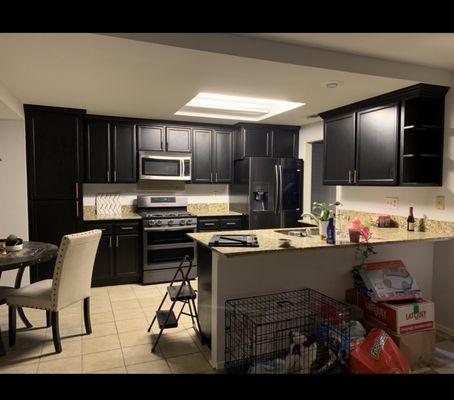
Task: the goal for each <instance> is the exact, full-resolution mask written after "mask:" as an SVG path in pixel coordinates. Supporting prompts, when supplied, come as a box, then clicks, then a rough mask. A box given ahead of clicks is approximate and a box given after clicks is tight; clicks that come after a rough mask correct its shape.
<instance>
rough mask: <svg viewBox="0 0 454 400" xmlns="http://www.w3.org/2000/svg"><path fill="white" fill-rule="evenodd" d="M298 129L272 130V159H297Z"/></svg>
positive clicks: (281, 128) (280, 128)
mask: <svg viewBox="0 0 454 400" xmlns="http://www.w3.org/2000/svg"><path fill="white" fill-rule="evenodd" d="M298 139H299V128H297V127H295V128H294V127H291V128H284V127H279V128H273V132H272V146H271V147H272V154H273V157H288V158H298Z"/></svg>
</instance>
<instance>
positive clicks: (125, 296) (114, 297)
mask: <svg viewBox="0 0 454 400" xmlns="http://www.w3.org/2000/svg"><path fill="white" fill-rule="evenodd" d="M109 297H110V301H112V302H115V301H122V300H132V299H136V295H135V293H134V292H133V291H132V290H130V291H127V292H124V293H122V292H117V293H111V294H109Z"/></svg>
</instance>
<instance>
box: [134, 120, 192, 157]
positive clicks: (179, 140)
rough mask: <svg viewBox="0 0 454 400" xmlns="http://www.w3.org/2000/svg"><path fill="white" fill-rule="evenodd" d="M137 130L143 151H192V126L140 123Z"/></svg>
mask: <svg viewBox="0 0 454 400" xmlns="http://www.w3.org/2000/svg"><path fill="white" fill-rule="evenodd" d="M137 130H138V137H139V139H138V140H139V150H141V151H168V152H176V153H190V152H191V133H192V129H191V128H190V127H187V126H166V125H164V124H156V125H155V124H150V125H139V126H138V129H137Z"/></svg>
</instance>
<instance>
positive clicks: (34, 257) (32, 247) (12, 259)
mask: <svg viewBox="0 0 454 400" xmlns="http://www.w3.org/2000/svg"><path fill="white" fill-rule="evenodd" d="M57 252H58V247H57V246H56V245H54V244H51V243H43V242H32V241H24V242H23V248H22V249H21V250H17V251H7V252H6V254H4V250H3V249H0V278H1V276H2V273H3V272H5V271H11V270H16V269H17V275H16V279H15V282H14V288H15V289H18V288H20V287H21V285H22V278H23V276H24V272H25V268H27V267H30V266H38V265H39V264H43V263H46V262H48V261H51V260H53V259H55V258H56V256H57ZM0 300H1V299H0ZM17 313H18V314H19V317H20V318H21V320H22V321H23V323H24V324H25V326H26V327H27V328H31V327H32V324H31V323H30V321H29V320H28V319H27V317H26V316H25V313H24V310H23V309H22V307H17ZM1 337H2V336H1V329H0V355H4V354H5V349H4V346H3V343H2V339H1Z"/></svg>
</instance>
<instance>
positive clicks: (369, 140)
mask: <svg viewBox="0 0 454 400" xmlns="http://www.w3.org/2000/svg"><path fill="white" fill-rule="evenodd" d="M398 137H399V113H398V104H397V103H394V104H388V105H385V106H381V107H375V108H372V109H368V110H363V111H360V112H358V114H357V139H356V142H357V147H356V166H357V167H356V169H357V171H358V175H357V183H358V184H360V185H361V184H362V185H395V184H396V183H397V162H398V161H397V160H398V155H397V143H398Z"/></svg>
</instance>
